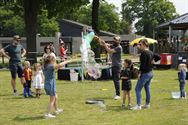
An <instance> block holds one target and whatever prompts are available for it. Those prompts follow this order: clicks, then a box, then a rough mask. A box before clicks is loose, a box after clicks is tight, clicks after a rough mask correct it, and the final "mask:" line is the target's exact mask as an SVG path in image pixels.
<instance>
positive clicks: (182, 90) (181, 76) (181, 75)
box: [178, 64, 187, 99]
mask: <svg viewBox="0 0 188 125" xmlns="http://www.w3.org/2000/svg"><path fill="white" fill-rule="evenodd" d="M178 69H179V75H178V78H179V83H180V84H179V86H180V98H182V99H185V98H186V94H185V84H186V73H187V66H186V65H185V64H179V66H178Z"/></svg>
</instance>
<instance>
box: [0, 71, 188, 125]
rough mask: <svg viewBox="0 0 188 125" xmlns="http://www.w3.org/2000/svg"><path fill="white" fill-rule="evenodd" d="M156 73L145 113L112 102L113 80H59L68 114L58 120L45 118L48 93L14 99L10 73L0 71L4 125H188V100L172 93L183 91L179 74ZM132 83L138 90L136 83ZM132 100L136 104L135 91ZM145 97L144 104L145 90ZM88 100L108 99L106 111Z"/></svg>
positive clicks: (0, 118) (0, 108)
mask: <svg viewBox="0 0 188 125" xmlns="http://www.w3.org/2000/svg"><path fill="white" fill-rule="evenodd" d="M154 74H155V76H154V78H153V81H152V84H151V95H152V98H151V99H152V100H151V108H150V109H148V110H141V111H131V110H127V109H125V110H122V109H121V102H122V100H117V101H116V100H113V99H112V97H113V95H114V87H113V82H112V81H84V82H69V81H59V80H57V93H58V97H59V106H60V107H62V108H63V109H64V113H63V114H60V115H58V116H57V117H56V118H55V119H44V118H43V115H44V113H45V111H46V107H47V103H48V100H49V97H48V96H46V95H45V94H43V95H42V96H41V98H40V99H36V98H32V99H28V98H27V99H24V98H23V97H22V96H21V95H20V96H18V97H13V95H12V89H11V86H10V74H9V72H8V71H0V125H26V124H27V125H188V99H186V100H174V99H171V91H179V85H178V80H177V71H175V70H162V71H155V72H154ZM132 82H133V88H134V86H135V83H136V80H132ZM17 87H18V90H19V93H22V87H21V85H20V84H19V81H18V82H17ZM102 89H107V90H106V91H103V90H102ZM186 89H187V90H188V85H187V86H186ZM43 93H44V91H43ZM132 97H133V105H135V91H134V89H133V90H132ZM142 97H143V99H142V100H143V104H144V99H145V92H144V91H143V93H142ZM88 98H94V99H104V100H105V104H106V106H107V109H106V111H101V109H100V108H99V106H97V105H89V104H85V100H86V99H88Z"/></svg>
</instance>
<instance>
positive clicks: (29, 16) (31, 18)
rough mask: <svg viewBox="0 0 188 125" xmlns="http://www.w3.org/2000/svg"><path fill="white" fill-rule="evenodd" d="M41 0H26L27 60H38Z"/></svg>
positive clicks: (33, 61)
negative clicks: (38, 24)
mask: <svg viewBox="0 0 188 125" xmlns="http://www.w3.org/2000/svg"><path fill="white" fill-rule="evenodd" d="M38 7H39V0H24V19H25V27H26V37H27V60H29V61H30V62H31V63H32V64H33V63H35V62H37V53H36V50H37V49H36V48H37V47H36V34H37V13H38Z"/></svg>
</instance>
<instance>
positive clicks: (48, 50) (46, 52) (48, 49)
mask: <svg viewBox="0 0 188 125" xmlns="http://www.w3.org/2000/svg"><path fill="white" fill-rule="evenodd" d="M49 55H50V56H53V57H54V58H55V60H56V55H55V54H54V53H53V51H52V48H51V46H50V45H46V46H45V47H44V54H43V56H42V64H43V62H44V60H45V58H46V57H47V56H49Z"/></svg>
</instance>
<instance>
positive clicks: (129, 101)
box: [127, 91, 131, 105]
mask: <svg viewBox="0 0 188 125" xmlns="http://www.w3.org/2000/svg"><path fill="white" fill-rule="evenodd" d="M127 94H128V105H131V92H130V91H127Z"/></svg>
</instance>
